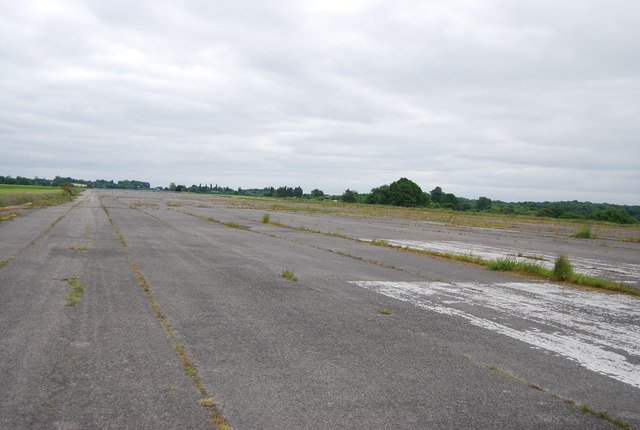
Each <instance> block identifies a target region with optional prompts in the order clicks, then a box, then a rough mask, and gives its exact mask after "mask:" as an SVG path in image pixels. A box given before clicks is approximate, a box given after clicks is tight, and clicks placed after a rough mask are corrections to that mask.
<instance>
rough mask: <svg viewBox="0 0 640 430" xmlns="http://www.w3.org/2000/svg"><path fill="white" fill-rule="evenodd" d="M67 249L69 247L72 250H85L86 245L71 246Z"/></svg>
mask: <svg viewBox="0 0 640 430" xmlns="http://www.w3.org/2000/svg"><path fill="white" fill-rule="evenodd" d="M69 249H71V250H72V251H82V252H87V249H88V248H87V247H86V246H71V247H69Z"/></svg>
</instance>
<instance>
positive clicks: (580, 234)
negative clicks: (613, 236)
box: [571, 227, 593, 239]
mask: <svg viewBox="0 0 640 430" xmlns="http://www.w3.org/2000/svg"><path fill="white" fill-rule="evenodd" d="M571 237H577V238H579V239H592V238H593V236H592V235H591V229H590V228H589V227H582V228H581V229H580V230H578V231H577V232H576V233H575V234H573V235H571Z"/></svg>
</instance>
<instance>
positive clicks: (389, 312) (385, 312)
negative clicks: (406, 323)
mask: <svg viewBox="0 0 640 430" xmlns="http://www.w3.org/2000/svg"><path fill="white" fill-rule="evenodd" d="M378 313H379V314H382V315H391V311H390V310H389V309H387V308H385V309H382V310H380V311H378Z"/></svg>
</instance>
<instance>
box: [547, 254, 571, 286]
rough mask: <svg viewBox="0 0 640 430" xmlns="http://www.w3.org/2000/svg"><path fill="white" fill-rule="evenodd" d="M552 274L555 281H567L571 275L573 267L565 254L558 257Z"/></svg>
mask: <svg viewBox="0 0 640 430" xmlns="http://www.w3.org/2000/svg"><path fill="white" fill-rule="evenodd" d="M552 275H553V279H555V280H556V281H567V280H570V279H571V278H572V277H573V267H572V266H571V263H570V262H569V259H568V258H567V256H566V255H561V256H560V257H558V259H557V260H556V264H555V265H554V266H553V272H552Z"/></svg>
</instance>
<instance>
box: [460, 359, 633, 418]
mask: <svg viewBox="0 0 640 430" xmlns="http://www.w3.org/2000/svg"><path fill="white" fill-rule="evenodd" d="M461 355H462V354H461ZM483 365H484V367H486V368H487V369H490V370H493V371H494V372H497V373H499V374H500V375H502V376H505V377H507V378H509V379H511V380H513V381H516V382H518V383H520V384H522V385H525V386H527V387H529V388H533V389H534V390H538V391H541V392H543V393H545V394H548V395H550V396H551V397H553V398H554V399H558V400H560V401H562V402H564V403H566V404H568V405H571V406H573V407H574V408H577V409H579V410H581V411H582V412H585V413H588V414H591V415H593V416H594V417H597V418H600V419H602V420H605V421H607V422H609V423H611V424H613V425H616V426H618V427H620V428H623V429H633V427H631V425H629V424H627V423H625V422H624V421H622V420H620V419H618V418H614V417H612V416H610V415H609V414H607V413H606V412H599V411H596V410H594V409H592V408H591V407H589V406H587V405H581V404H579V403H577V402H575V401H573V400H571V399H568V398H566V397H563V396H561V395H560V394H557V393H554V392H551V391H549V390H547V389H545V388H543V387H541V386H540V385H538V384H534V383H533V382H529V381H525V380H524V379H522V378H519V377H517V376H515V375H512V374H511V373H509V372H507V371H506V370H502V369H500V368H499V367H498V366H495V365H493V364H483Z"/></svg>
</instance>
